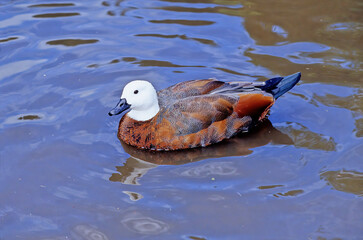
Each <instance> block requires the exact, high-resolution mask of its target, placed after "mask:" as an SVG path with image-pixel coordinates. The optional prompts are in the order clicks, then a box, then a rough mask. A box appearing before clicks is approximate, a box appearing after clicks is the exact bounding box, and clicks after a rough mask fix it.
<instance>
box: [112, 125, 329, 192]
mask: <svg viewBox="0 0 363 240" xmlns="http://www.w3.org/2000/svg"><path fill="white" fill-rule="evenodd" d="M278 129H279V130H278ZM278 129H276V128H274V127H273V126H272V124H271V122H270V121H269V120H268V119H266V120H264V121H263V122H262V123H261V124H259V125H258V126H256V127H255V128H254V129H253V130H251V131H250V132H249V133H243V134H241V135H240V136H237V137H234V138H231V139H229V140H227V141H224V142H221V143H218V144H214V145H212V146H209V147H205V148H194V149H188V150H183V151H167V152H164V151H148V150H142V149H137V148H135V147H133V146H130V145H127V144H125V143H123V142H122V141H120V142H121V145H122V147H123V149H124V150H125V152H127V153H128V154H130V157H129V158H127V159H126V161H125V163H124V165H123V166H116V170H117V172H118V173H113V174H112V176H111V177H110V181H113V182H116V181H118V182H122V183H124V184H131V185H139V181H138V180H139V179H140V178H141V177H143V176H144V175H145V174H146V173H147V172H148V171H149V170H150V169H153V168H155V167H157V166H159V165H181V164H187V163H192V162H196V161H200V160H203V159H209V158H222V157H226V156H244V155H249V154H251V153H253V149H254V148H257V147H261V146H264V145H266V144H279V145H292V144H293V145H295V146H297V147H302V148H307V149H318V150H324V151H334V150H335V145H336V144H335V143H334V141H333V140H332V139H331V138H327V137H325V136H322V135H321V134H317V133H314V132H311V131H309V130H308V129H307V128H306V127H303V126H300V125H298V126H296V125H292V124H289V125H288V126H284V127H279V128H278ZM235 173H236V169H235V168H234V167H233V166H230V164H229V163H228V162H221V161H220V162H216V163H209V164H205V165H203V166H202V167H200V166H198V167H194V168H189V169H188V170H186V171H184V172H181V173H180V175H181V176H189V177H190V176H192V177H205V176H209V175H211V176H213V175H231V174H232V175H233V174H235ZM259 188H261V189H266V188H273V187H268V186H267V187H263V186H262V187H259ZM300 191H301V190H297V191H291V192H288V193H284V194H280V195H281V196H291V195H297V194H299V193H302V191H301V192H300Z"/></svg>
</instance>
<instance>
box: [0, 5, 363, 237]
mask: <svg viewBox="0 0 363 240" xmlns="http://www.w3.org/2000/svg"><path fill="white" fill-rule="evenodd" d="M0 6H1V17H0V189H1V191H0V223H1V224H0V225H1V227H0V239H4V240H5V239H44V240H45V239H62V240H63V239H162V240H163V239H231V240H237V239H241V238H244V239H269V238H274V239H360V238H361V235H362V226H361V225H362V224H361V223H362V214H361V212H362V210H363V208H362V203H361V201H362V200H361V197H362V167H361V165H362V164H361V163H362V161H361V158H362V157H361V156H362V149H363V148H362V146H363V145H362V136H363V99H362V96H363V94H362V89H363V71H362V62H363V57H362V56H363V51H362V37H363V31H362V29H363V21H362V12H363V5H362V4H361V1H359V0H346V1H341V0H321V1H312V0H303V1H286V0H277V1H263V0H255V1H245V0H233V1H230V0H203V1H202V0H148V1H145V0H102V1H99V0H89V1H81V0H68V1H41V0H34V1H10V0H9V1H0ZM300 71H301V72H302V80H301V81H300V83H299V84H298V85H297V86H296V87H294V88H293V89H292V90H291V91H290V92H289V93H287V94H285V95H284V96H282V97H281V98H280V99H279V100H278V101H277V102H276V104H275V105H274V107H273V108H272V109H271V115H270V116H269V119H270V121H271V123H272V124H271V123H270V122H268V121H267V122H264V123H263V124H262V125H261V126H259V127H258V128H256V129H255V130H254V131H252V132H250V133H248V134H242V135H241V136H238V137H235V138H233V139H230V140H229V141H225V142H223V143H220V144H216V145H214V146H210V147H207V148H200V149H191V150H188V151H183V152H172V153H171V152H169V153H160V152H147V151H140V150H137V149H134V148H132V147H130V146H121V145H120V143H119V141H118V139H117V137H116V132H117V126H118V120H119V119H110V118H108V116H107V112H108V110H109V109H110V108H111V107H113V104H114V102H115V99H117V98H118V97H119V95H120V91H121V90H122V87H123V86H124V85H125V84H126V83H127V82H129V81H131V80H134V79H147V80H149V81H151V82H152V83H153V84H154V85H155V86H156V87H157V89H163V88H166V87H168V86H170V85H172V84H176V83H179V82H181V81H185V80H190V79H203V78H210V77H215V78H217V79H219V80H224V81H235V80H243V81H264V80H266V79H268V78H272V77H275V76H279V75H288V74H291V73H293V72H300ZM160 165H163V166H160ZM115 166H116V169H115Z"/></svg>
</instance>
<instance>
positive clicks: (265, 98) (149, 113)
mask: <svg viewBox="0 0 363 240" xmlns="http://www.w3.org/2000/svg"><path fill="white" fill-rule="evenodd" d="M300 77H301V73H295V74H293V75H290V76H287V77H276V78H272V79H270V80H267V81H266V82H253V83H251V82H238V81H237V82H222V81H218V80H216V79H202V80H191V81H186V82H181V83H178V84H176V85H173V86H171V87H168V88H166V89H163V90H160V91H158V92H157V91H156V90H155V88H154V87H153V85H151V83H149V82H147V81H143V80H135V81H132V82H130V83H128V84H127V85H126V86H125V87H124V89H123V92H122V95H121V99H120V101H119V103H118V104H117V105H116V107H115V108H114V109H112V110H111V111H110V112H109V115H110V116H112V115H117V114H120V113H126V114H125V115H124V116H123V117H122V118H121V120H120V124H119V128H118V137H119V139H120V140H122V141H123V142H125V143H127V144H129V145H132V146H135V147H137V148H143V149H150V150H179V149H187V148H195V147H204V146H208V145H210V144H213V143H217V142H220V141H222V140H224V139H228V138H231V137H233V136H235V135H236V134H238V133H240V132H244V131H248V129H249V128H250V127H251V126H254V125H256V124H257V123H258V122H259V121H261V120H262V119H264V118H265V117H266V115H267V113H268V112H269V109H270V107H271V106H272V105H273V104H274V102H275V99H277V98H279V97H280V96H281V95H282V94H284V93H286V92H287V91H289V90H290V89H291V88H292V87H294V86H295V84H296V83H297V82H298V81H299V80H300Z"/></svg>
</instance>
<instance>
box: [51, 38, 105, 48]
mask: <svg viewBox="0 0 363 240" xmlns="http://www.w3.org/2000/svg"><path fill="white" fill-rule="evenodd" d="M96 42H98V40H97V39H87V40H86V39H61V40H53V41H48V42H47V44H49V45H64V46H66V47H74V46H78V45H81V44H90V43H96Z"/></svg>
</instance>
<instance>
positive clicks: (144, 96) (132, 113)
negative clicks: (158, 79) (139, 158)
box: [109, 80, 160, 121]
mask: <svg viewBox="0 0 363 240" xmlns="http://www.w3.org/2000/svg"><path fill="white" fill-rule="evenodd" d="M128 110H129V112H128V113H127V116H129V117H131V118H133V119H135V120H137V121H147V120H150V119H151V118H153V117H154V116H155V115H156V114H157V113H158V112H159V110H160V108H159V103H158V96H157V94H156V90H155V88H154V87H153V85H151V83H149V82H148V81H144V80H135V81H132V82H129V83H128V84H127V85H126V86H125V87H124V90H123V91H122V95H121V100H120V102H119V103H118V104H117V105H116V107H115V108H114V109H112V110H111V111H110V112H109V115H110V116H112V115H117V114H120V113H122V112H125V111H128Z"/></svg>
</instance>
